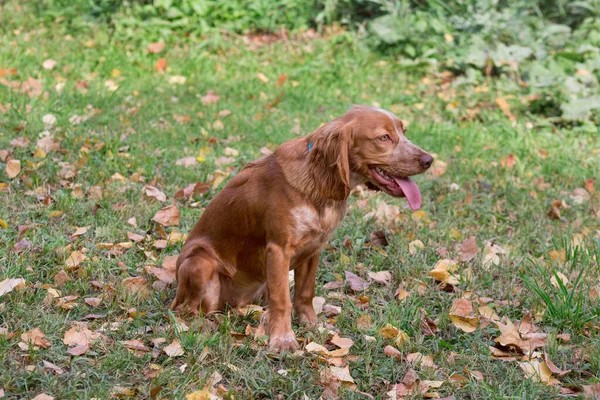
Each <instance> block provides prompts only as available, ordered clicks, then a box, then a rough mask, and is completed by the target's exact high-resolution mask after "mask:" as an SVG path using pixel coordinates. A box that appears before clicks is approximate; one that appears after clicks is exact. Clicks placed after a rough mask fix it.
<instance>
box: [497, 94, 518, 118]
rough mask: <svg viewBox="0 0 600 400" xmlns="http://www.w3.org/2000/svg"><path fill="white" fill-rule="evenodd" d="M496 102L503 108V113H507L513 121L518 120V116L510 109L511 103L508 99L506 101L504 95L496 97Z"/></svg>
mask: <svg viewBox="0 0 600 400" xmlns="http://www.w3.org/2000/svg"><path fill="white" fill-rule="evenodd" d="M496 104H497V105H498V107H500V110H502V113H503V114H504V115H506V116H507V117H508V119H510V120H511V121H514V120H516V117H515V116H514V115H513V113H512V112H511V111H510V104H508V101H506V99H505V98H504V97H502V96H499V97H496Z"/></svg>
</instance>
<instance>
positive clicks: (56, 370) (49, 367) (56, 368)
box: [43, 360, 65, 375]
mask: <svg viewBox="0 0 600 400" xmlns="http://www.w3.org/2000/svg"><path fill="white" fill-rule="evenodd" d="M43 364H44V370H50V371H52V372H54V373H55V374H56V375H62V374H64V373H65V370H64V369H62V368H61V367H59V366H58V365H56V364H52V363H51V362H50V361H46V360H44V361H43Z"/></svg>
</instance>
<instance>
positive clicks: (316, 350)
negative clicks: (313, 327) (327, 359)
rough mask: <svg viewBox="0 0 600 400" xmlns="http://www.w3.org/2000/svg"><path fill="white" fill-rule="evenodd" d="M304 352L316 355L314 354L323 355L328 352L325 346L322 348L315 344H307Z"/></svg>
mask: <svg viewBox="0 0 600 400" xmlns="http://www.w3.org/2000/svg"><path fill="white" fill-rule="evenodd" d="M304 350H306V351H308V352H309V353H316V354H324V353H327V352H328V350H327V348H326V347H325V346H322V345H320V344H318V343H317V342H310V343H309V344H307V345H306V347H304Z"/></svg>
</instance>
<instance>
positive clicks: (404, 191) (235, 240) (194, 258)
mask: <svg viewBox="0 0 600 400" xmlns="http://www.w3.org/2000/svg"><path fill="white" fill-rule="evenodd" d="M432 162H433V158H432V157H431V156H430V155H429V154H427V153H426V152H425V151H423V150H422V149H420V148H419V147H417V146H415V145H414V144H412V143H411V142H410V141H409V140H408V139H407V138H406V136H405V135H404V126H403V125H402V122H401V121H400V120H399V119H398V118H397V117H396V116H395V115H394V114H392V113H391V112H389V111H385V110H382V109H378V108H372V107H366V106H356V107H354V108H352V109H351V110H350V111H349V112H347V113H346V114H344V115H343V116H341V117H339V118H337V119H336V120H333V121H331V122H329V123H327V124H325V125H324V126H322V127H321V128H319V129H317V130H316V131H314V132H313V133H311V134H309V135H307V136H305V137H301V138H297V139H293V140H290V141H288V142H285V143H283V144H282V145H281V146H280V147H279V148H278V149H277V150H276V151H275V152H274V153H273V154H271V155H269V156H267V157H264V158H261V159H259V160H257V161H254V162H251V163H250V164H248V165H247V166H246V167H245V168H244V169H242V170H241V171H240V172H239V173H238V174H237V175H236V176H235V177H234V178H233V179H232V180H231V181H230V182H229V183H228V184H227V185H226V186H225V188H224V189H223V190H222V191H221V193H219V194H218V195H217V196H216V197H215V198H214V199H213V200H212V201H211V202H210V204H209V205H208V207H206V210H205V211H204V213H203V214H202V217H201V218H200V220H199V221H198V223H197V224H196V226H195V227H194V229H193V230H192V232H191V233H190V235H189V237H188V239H187V241H186V242H185V245H184V246H183V249H182V250H181V254H180V255H179V258H178V260H177V282H178V287H177V295H176V298H175V300H174V301H173V304H172V306H171V307H172V308H173V309H175V310H177V311H179V310H180V309H181V308H185V307H187V308H189V311H190V312H191V313H192V314H194V315H197V314H198V311H199V310H200V309H202V312H203V313H205V314H207V313H211V312H215V311H218V310H221V309H222V308H223V307H224V306H225V305H226V304H228V305H230V306H241V305H245V304H248V303H250V302H252V301H253V300H255V299H256V298H257V297H259V296H261V295H264V296H265V297H266V298H267V300H268V310H267V313H265V316H266V318H267V321H268V324H267V329H268V330H267V332H268V333H269V335H270V341H269V346H270V347H271V348H277V349H281V350H294V349H296V348H297V347H298V342H297V341H296V337H295V336H294V332H293V331H292V316H291V312H292V301H291V299H290V289H289V281H288V272H289V271H290V270H294V281H295V283H294V301H293V309H294V312H295V314H296V316H297V317H298V319H299V321H300V322H301V323H306V324H315V323H316V321H317V317H316V315H315V311H314V310H313V306H312V299H313V296H314V293H315V277H316V273H317V265H318V263H319V253H320V252H321V249H322V248H323V247H324V246H325V244H326V243H327V241H328V240H329V238H330V237H331V235H332V233H333V231H334V229H335V228H336V227H337V226H338V224H339V223H340V220H341V219H342V217H343V216H344V214H345V212H346V199H347V197H348V195H349V193H350V189H351V188H353V187H355V186H357V185H359V184H367V185H368V186H369V188H371V189H376V190H382V191H384V192H386V193H388V194H390V195H391V196H394V197H406V199H407V200H408V204H409V205H410V206H411V208H413V209H417V208H419V207H420V205H421V193H420V192H419V188H418V187H417V185H416V184H415V183H414V182H413V181H412V180H410V179H409V178H408V177H409V176H411V175H416V174H420V173H422V172H424V171H425V170H427V168H429V167H430V166H431V163H432Z"/></svg>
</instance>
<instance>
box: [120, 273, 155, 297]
mask: <svg viewBox="0 0 600 400" xmlns="http://www.w3.org/2000/svg"><path fill="white" fill-rule="evenodd" d="M121 284H122V285H123V288H124V289H125V291H126V292H127V293H128V294H130V295H132V296H141V297H142V298H146V297H148V295H149V294H150V292H149V290H148V280H147V279H146V278H145V277H143V276H132V277H130V278H125V279H123V281H122V282H121Z"/></svg>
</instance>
